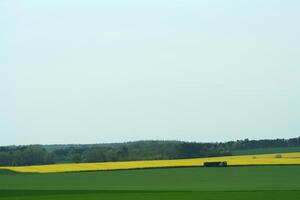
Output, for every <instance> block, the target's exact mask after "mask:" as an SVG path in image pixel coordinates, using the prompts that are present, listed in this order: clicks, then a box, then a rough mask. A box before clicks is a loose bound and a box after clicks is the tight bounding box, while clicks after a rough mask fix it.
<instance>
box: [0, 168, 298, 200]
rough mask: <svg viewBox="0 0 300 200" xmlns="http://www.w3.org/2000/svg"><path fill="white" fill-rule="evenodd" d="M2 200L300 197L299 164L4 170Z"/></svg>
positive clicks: (0, 189)
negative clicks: (26, 171)
mask: <svg viewBox="0 0 300 200" xmlns="http://www.w3.org/2000/svg"><path fill="white" fill-rule="evenodd" d="M0 199H1V200H4V199H5V200H29V199H30V200H35V199H41V200H60V199H65V200H68V199H72V200H74V199H75V200H76V199H78V200H94V199H95V200H96V199H101V200H117V199H118V200H129V199H141V200H150V199H151V200H168V199H175V200H177V199H178V200H179V199H191V200H194V199H195V200H196V199H205V200H206V199H208V200H219V199H220V200H221V199H222V200H227V199H228V200H229V199H233V200H235V199H236V200H248V199H249V200H250V199H256V200H260V199H261V200H267V199H272V200H277V199H278V200H279V199H289V200H296V199H297V200H298V199H300V166H251V167H246V166H245V167H228V168H202V167H194V168H171V169H140V170H121V171H100V172H76V173H75V172H72V173H49V174H39V173H33V174H30V173H29V174H23V173H13V172H11V171H6V170H2V171H1V173H0Z"/></svg>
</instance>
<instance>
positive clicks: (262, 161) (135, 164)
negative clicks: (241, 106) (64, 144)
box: [0, 152, 300, 173]
mask: <svg viewBox="0 0 300 200" xmlns="http://www.w3.org/2000/svg"><path fill="white" fill-rule="evenodd" d="M280 155H281V158H277V157H276V156H277V154H262V155H246V156H227V157H213V158H196V159H180V160H150V161H128V162H104V163H75V164H70V163H68V164H52V165H40V166H21V167H20V166H18V167H0V169H9V170H12V171H16V172H24V173H25V172H37V173H51V172H73V171H74V172H75V171H99V170H118V169H143V168H161V167H196V166H203V163H204V162H207V161H227V163H228V165H232V166H241V165H295V164H298V165H299V164H300V153H299V152H297V153H283V154H280Z"/></svg>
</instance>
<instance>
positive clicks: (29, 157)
mask: <svg viewBox="0 0 300 200" xmlns="http://www.w3.org/2000/svg"><path fill="white" fill-rule="evenodd" d="M299 146H300V137H298V138H291V139H274V140H249V139H245V140H238V141H230V142H224V143H196V142H179V141H138V142H129V143H120V144H104V145H95V144H93V145H62V147H61V146H59V145H53V146H49V145H46V146H43V145H28V146H7V147H0V165H2V166H21V165H39V164H51V163H69V162H76V163H81V162H111V161H131V160H160V159H182V158H201V157H215V156H229V155H232V152H233V151H235V150H247V149H255V148H273V147H299Z"/></svg>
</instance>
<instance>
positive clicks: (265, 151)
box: [232, 147, 300, 156]
mask: <svg viewBox="0 0 300 200" xmlns="http://www.w3.org/2000/svg"><path fill="white" fill-rule="evenodd" d="M292 152H300V147H277V148H257V149H245V150H236V151H233V152H232V155H234V156H238V155H256V154H269V153H292Z"/></svg>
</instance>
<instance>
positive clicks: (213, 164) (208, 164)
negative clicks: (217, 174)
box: [203, 161, 227, 167]
mask: <svg viewBox="0 0 300 200" xmlns="http://www.w3.org/2000/svg"><path fill="white" fill-rule="evenodd" d="M203 165H204V167H227V162H226V161H223V162H204V164H203Z"/></svg>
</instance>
